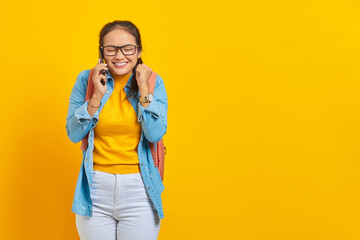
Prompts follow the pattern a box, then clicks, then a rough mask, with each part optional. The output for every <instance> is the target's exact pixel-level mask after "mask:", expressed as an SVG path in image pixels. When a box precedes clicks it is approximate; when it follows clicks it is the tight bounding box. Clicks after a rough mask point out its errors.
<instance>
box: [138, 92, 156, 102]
mask: <svg viewBox="0 0 360 240" xmlns="http://www.w3.org/2000/svg"><path fill="white" fill-rule="evenodd" d="M152 100H153V95H152V93H148V94H146V95H145V96H144V98H142V97H141V96H140V97H139V101H140V102H141V103H149V102H151V101H152Z"/></svg>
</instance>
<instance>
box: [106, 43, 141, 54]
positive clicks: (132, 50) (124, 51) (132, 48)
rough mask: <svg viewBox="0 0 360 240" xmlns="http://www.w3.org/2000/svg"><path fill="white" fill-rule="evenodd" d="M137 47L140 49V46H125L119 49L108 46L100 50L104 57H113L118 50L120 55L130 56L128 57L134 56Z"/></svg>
mask: <svg viewBox="0 0 360 240" xmlns="http://www.w3.org/2000/svg"><path fill="white" fill-rule="evenodd" d="M137 47H140V46H139V45H132V44H127V45H124V46H120V47H118V46H111V45H109V46H105V47H100V48H102V49H103V53H104V55H105V56H115V55H116V54H117V52H118V50H119V49H120V51H121V52H122V54H124V55H125V56H130V55H134V54H135V52H136V48H137Z"/></svg>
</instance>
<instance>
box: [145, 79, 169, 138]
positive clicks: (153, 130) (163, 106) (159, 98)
mask: <svg viewBox="0 0 360 240" xmlns="http://www.w3.org/2000/svg"><path fill="white" fill-rule="evenodd" d="M167 109H168V101H167V94H166V90H165V85H164V81H163V80H162V78H161V77H160V76H159V75H157V76H156V82H155V89H154V93H153V100H152V101H151V103H149V105H148V106H147V107H146V108H144V107H143V106H142V105H141V103H140V102H139V103H138V121H139V122H140V123H141V127H142V129H143V131H144V135H145V138H146V139H147V140H148V141H149V142H152V143H155V142H158V141H160V140H161V139H162V137H163V136H164V135H165V133H166V129H167Z"/></svg>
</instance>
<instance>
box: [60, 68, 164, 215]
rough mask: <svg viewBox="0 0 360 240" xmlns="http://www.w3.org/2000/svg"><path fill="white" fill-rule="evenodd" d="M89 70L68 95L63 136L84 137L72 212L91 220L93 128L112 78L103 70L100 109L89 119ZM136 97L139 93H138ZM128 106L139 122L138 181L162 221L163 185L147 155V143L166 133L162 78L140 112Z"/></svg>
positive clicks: (133, 101)
mask: <svg viewBox="0 0 360 240" xmlns="http://www.w3.org/2000/svg"><path fill="white" fill-rule="evenodd" d="M89 74H90V70H84V71H81V72H80V73H79V75H78V77H77V79H76V82H75V85H74V87H73V89H72V91H71V95H70V101H69V109H68V113H67V117H66V131H67V136H68V137H69V138H70V140H71V141H72V142H74V143H78V142H79V141H81V140H82V139H83V138H84V137H85V136H86V135H87V134H88V133H89V136H88V146H87V149H86V150H85V151H82V155H83V157H82V163H81V167H80V172H79V176H78V180H77V184H76V188H75V195H74V199H73V204H72V208H71V210H72V212H74V213H76V214H79V215H82V216H87V217H91V216H92V199H91V195H90V192H91V191H92V181H93V179H92V176H93V154H92V153H93V149H94V127H95V126H96V124H97V122H98V121H99V115H100V112H101V110H102V108H103V106H104V105H105V104H106V101H107V100H108V99H109V97H110V95H111V94H112V92H113V90H114V78H113V77H112V76H111V74H110V71H109V70H107V82H106V84H107V91H106V93H105V94H104V96H103V97H102V99H101V101H100V107H99V108H98V109H97V111H96V112H95V113H94V115H93V116H90V114H89V113H88V111H87V107H88V104H89V101H90V100H88V101H85V95H86V90H87V82H88V77H89ZM132 75H133V74H131V76H130V77H129V79H128V82H127V84H126V85H125V87H124V91H125V93H126V94H127V95H128V93H129V90H130V88H131V86H130V80H131V77H132ZM138 96H140V91H138ZM129 101H130V103H131V105H132V106H133V107H134V110H135V112H136V114H137V118H138V122H140V125H141V129H142V133H141V138H140V142H139V144H138V148H137V152H138V157H139V165H140V172H141V176H142V179H143V181H144V185H145V187H146V191H147V193H148V195H149V197H150V198H151V200H152V203H153V209H154V210H156V212H157V214H158V216H159V218H160V219H162V218H164V213H163V208H162V200H161V193H162V191H163V190H164V185H163V182H162V179H161V176H160V173H159V170H158V169H157V168H156V167H155V165H154V161H153V158H152V155H151V151H150V147H149V142H152V143H154V142H157V141H159V140H161V138H162V137H163V136H164V134H165V133H166V129H167V105H168V104H167V94H166V91H165V85H164V82H163V80H162V78H161V77H160V76H159V75H157V77H156V82H155V89H154V93H153V100H152V102H151V103H150V104H149V105H148V107H146V108H144V107H143V106H142V105H141V104H140V102H139V99H134V98H129ZM155 145H156V144H155Z"/></svg>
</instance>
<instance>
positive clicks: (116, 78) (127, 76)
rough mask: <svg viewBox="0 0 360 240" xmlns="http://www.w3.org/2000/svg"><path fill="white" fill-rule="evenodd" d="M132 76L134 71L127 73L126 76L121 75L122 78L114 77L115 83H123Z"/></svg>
mask: <svg viewBox="0 0 360 240" xmlns="http://www.w3.org/2000/svg"><path fill="white" fill-rule="evenodd" d="M131 74H132V71H130V72H129V73H127V74H125V75H120V76H118V75H116V76H114V79H115V81H122V80H125V79H126V80H128V79H129V77H130V76H131Z"/></svg>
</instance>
